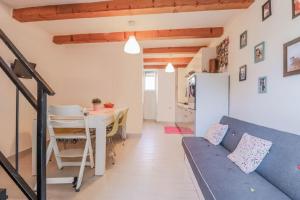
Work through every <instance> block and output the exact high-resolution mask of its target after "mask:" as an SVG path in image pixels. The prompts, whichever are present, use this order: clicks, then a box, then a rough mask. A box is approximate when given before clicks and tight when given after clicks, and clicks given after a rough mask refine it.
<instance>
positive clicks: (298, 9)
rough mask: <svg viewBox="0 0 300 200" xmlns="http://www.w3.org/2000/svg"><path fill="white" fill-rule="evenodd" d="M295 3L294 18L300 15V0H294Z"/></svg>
mask: <svg viewBox="0 0 300 200" xmlns="http://www.w3.org/2000/svg"><path fill="white" fill-rule="evenodd" d="M292 3H293V18H296V17H298V16H299V15H300V0H292Z"/></svg>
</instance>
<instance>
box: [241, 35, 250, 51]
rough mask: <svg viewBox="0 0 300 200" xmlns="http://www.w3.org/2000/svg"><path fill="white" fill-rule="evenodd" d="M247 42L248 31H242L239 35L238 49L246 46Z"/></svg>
mask: <svg viewBox="0 0 300 200" xmlns="http://www.w3.org/2000/svg"><path fill="white" fill-rule="evenodd" d="M247 43H248V32H247V31H244V32H243V33H242V34H241V35H240V49H242V48H244V47H246V46H247Z"/></svg>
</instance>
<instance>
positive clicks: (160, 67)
mask: <svg viewBox="0 0 300 200" xmlns="http://www.w3.org/2000/svg"><path fill="white" fill-rule="evenodd" d="M173 66H174V68H176V69H177V68H186V67H187V66H188V65H187V64H174V65H173ZM165 68H166V65H144V69H165Z"/></svg>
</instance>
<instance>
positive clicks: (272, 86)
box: [212, 0, 300, 134]
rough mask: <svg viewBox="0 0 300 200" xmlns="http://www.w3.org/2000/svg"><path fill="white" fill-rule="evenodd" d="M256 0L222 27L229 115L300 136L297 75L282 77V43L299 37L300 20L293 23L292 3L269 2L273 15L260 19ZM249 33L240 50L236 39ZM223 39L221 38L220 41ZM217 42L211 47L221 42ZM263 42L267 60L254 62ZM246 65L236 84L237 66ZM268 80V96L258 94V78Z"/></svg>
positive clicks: (299, 82)
mask: <svg viewBox="0 0 300 200" xmlns="http://www.w3.org/2000/svg"><path fill="white" fill-rule="evenodd" d="M264 2H265V1H262V0H258V1H255V3H254V4H253V5H252V6H251V7H250V8H249V9H248V10H246V11H243V12H242V13H241V14H240V15H239V16H237V17H236V18H235V19H234V20H233V21H231V22H230V23H229V24H228V25H227V26H226V27H225V34H224V37H226V36H229V40H230V46H229V73H230V76H231V93H230V98H231V103H230V115H231V116H232V117H236V118H239V119H242V120H246V121H250V122H254V123H257V124H261V125H265V126H268V127H272V128H276V129H280V130H285V131H289V132H293V133H296V134H300V125H299V113H300V105H299V102H300V92H299V85H300V75H295V76H290V77H286V78H283V44H284V43H286V42H288V41H290V40H293V39H295V38H297V37H299V36H300V17H298V18H296V19H294V20H292V11H291V10H292V2H291V1H286V0H284V1H283V0H272V8H273V10H272V12H273V15H272V16H271V17H270V18H268V19H267V20H266V21H264V22H262V19H261V6H262V4H263V3H264ZM245 30H247V31H248V46H247V47H245V48H244V49H241V50H240V48H239V37H240V34H241V33H242V32H244V31H245ZM222 39H223V38H222ZM222 39H218V40H216V41H215V42H214V43H213V44H212V46H215V45H217V44H219V43H220V42H221V40H222ZM262 41H265V42H266V60H265V61H263V62H261V63H258V64H255V63H254V55H253V54H254V52H253V51H254V50H253V48H254V46H255V45H257V44H258V43H260V42H262ZM245 64H247V65H248V68H247V70H248V77H247V80H246V81H244V82H239V80H238V73H239V67H240V66H242V65H245ZM260 76H267V77H268V93H267V94H258V92H257V87H258V86H257V82H258V77H260Z"/></svg>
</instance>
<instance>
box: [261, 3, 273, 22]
mask: <svg viewBox="0 0 300 200" xmlns="http://www.w3.org/2000/svg"><path fill="white" fill-rule="evenodd" d="M271 15H272V2H271V0H268V1H266V3H264V5H263V6H262V21H265V20H266V19H268V18H269V17H270V16H271Z"/></svg>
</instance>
